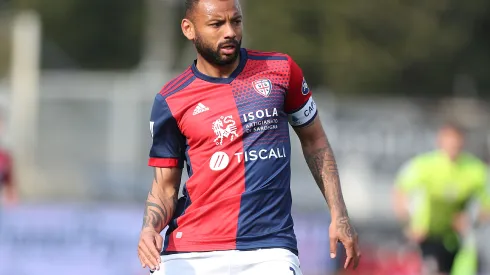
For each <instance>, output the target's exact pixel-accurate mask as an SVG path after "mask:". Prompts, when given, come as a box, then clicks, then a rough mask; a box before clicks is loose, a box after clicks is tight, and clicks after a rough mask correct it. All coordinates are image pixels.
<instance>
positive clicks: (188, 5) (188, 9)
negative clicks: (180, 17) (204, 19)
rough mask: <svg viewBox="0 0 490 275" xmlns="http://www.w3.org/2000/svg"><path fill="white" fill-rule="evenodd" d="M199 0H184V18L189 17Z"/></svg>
mask: <svg viewBox="0 0 490 275" xmlns="http://www.w3.org/2000/svg"><path fill="white" fill-rule="evenodd" d="M197 3H199V0H185V17H189V16H190V14H191V13H192V11H193V10H194V8H195V7H196V5H197Z"/></svg>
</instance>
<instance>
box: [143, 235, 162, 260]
mask: <svg viewBox="0 0 490 275" xmlns="http://www.w3.org/2000/svg"><path fill="white" fill-rule="evenodd" d="M155 239H156V237H155V238H151V239H150V238H145V239H143V243H144V244H145V245H146V247H147V248H148V252H149V253H150V257H151V258H152V259H154V260H155V263H160V251H159V250H158V249H157V243H156V241H155Z"/></svg>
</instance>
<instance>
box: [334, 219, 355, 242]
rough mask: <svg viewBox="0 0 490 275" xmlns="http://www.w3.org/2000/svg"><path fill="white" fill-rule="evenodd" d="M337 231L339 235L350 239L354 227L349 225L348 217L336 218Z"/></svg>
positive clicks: (353, 233)
mask: <svg viewBox="0 0 490 275" xmlns="http://www.w3.org/2000/svg"><path fill="white" fill-rule="evenodd" d="M337 233H339V236H342V237H345V238H349V239H351V238H352V237H353V236H354V235H355V229H354V228H353V227H352V226H351V225H350V221H349V218H348V217H339V218H338V219H337Z"/></svg>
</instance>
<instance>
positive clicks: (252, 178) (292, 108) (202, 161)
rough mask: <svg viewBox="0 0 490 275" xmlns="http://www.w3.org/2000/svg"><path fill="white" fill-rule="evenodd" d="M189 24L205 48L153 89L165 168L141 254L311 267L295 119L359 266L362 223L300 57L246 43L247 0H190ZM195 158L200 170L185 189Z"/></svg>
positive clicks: (154, 161)
mask: <svg viewBox="0 0 490 275" xmlns="http://www.w3.org/2000/svg"><path fill="white" fill-rule="evenodd" d="M181 27H182V31H183V33H184V35H185V36H186V37H187V38H188V39H189V40H191V41H192V42H193V43H194V45H195V48H196V50H197V59H196V60H195V61H194V63H193V64H192V65H191V66H190V67H189V68H188V69H187V70H185V71H184V72H183V73H182V74H181V75H179V76H178V77H176V78H175V79H173V80H172V81H170V82H169V83H167V84H166V85H165V86H164V87H163V89H162V90H161V91H160V93H158V94H157V95H156V98H155V100H154V105H153V108H152V112H151V119H150V130H151V134H152V137H153V143H152V147H151V150H150V159H149V165H150V166H152V167H155V179H154V181H153V185H152V188H151V191H150V192H149V195H148V200H147V202H146V211H145V215H144V222H143V228H142V230H141V235H140V240H139V245H138V254H139V258H140V261H141V264H142V266H143V267H149V268H150V269H151V270H152V271H153V272H154V273H155V274H161V275H163V274H165V275H174V274H175V275H188V274H192V275H199V274H203V275H207V274H213V275H221V274H223V275H225V274H226V275H229V274H240V275H247V274H250V275H252V274H253V275H270V274H275V275H282V274H284V275H294V274H296V275H300V274H302V273H301V270H300V264H299V260H298V257H297V255H298V251H297V243H296V237H295V234H294V230H293V220H292V217H291V204H292V202H291V201H292V198H291V191H290V174H291V168H290V158H291V146H290V137H289V128H288V127H289V124H290V125H292V127H294V130H295V131H296V134H297V135H298V137H299V139H300V140H301V145H302V149H303V152H304V157H305V159H306V161H307V163H308V165H309V167H310V169H311V172H312V174H313V176H314V178H315V180H316V182H317V184H318V186H319V187H320V189H321V191H322V193H323V195H324V197H325V199H326V200H327V203H328V205H329V208H330V212H331V216H332V222H331V225H330V229H329V233H330V238H331V240H330V242H331V243H330V250H331V257H335V255H336V244H337V242H338V241H340V242H342V243H343V245H344V247H345V249H346V251H347V252H346V253H347V259H346V262H345V268H348V267H349V266H353V267H356V266H357V264H358V261H359V257H360V252H359V248H358V242H357V238H358V237H357V233H356V231H355V230H354V227H353V226H352V224H351V221H350V219H349V216H348V214H347V209H346V206H345V203H344V200H343V197H342V191H341V186H340V180H339V174H338V170H337V165H336V162H335V158H334V155H333V152H332V148H331V147H330V144H329V142H328V140H327V137H326V135H325V133H324V130H323V128H322V124H321V122H320V119H319V117H318V116H317V108H316V105H315V102H314V101H313V98H312V96H311V92H310V90H309V87H308V85H307V83H306V81H305V79H304V77H303V74H302V71H301V69H300V68H299V66H298V65H297V64H296V63H295V62H294V61H293V60H292V59H291V57H289V56H288V55H285V54H281V53H273V52H259V51H252V50H248V49H244V48H241V40H242V12H241V9H240V5H239V2H238V0H188V1H186V14H185V18H184V19H183V20H182V23H181ZM288 122H289V123H288ZM184 163H185V166H186V168H187V172H188V174H189V179H188V181H187V183H186V184H185V186H184V188H183V196H182V197H181V198H179V199H178V198H177V196H178V190H179V185H180V181H181V173H182V168H183V167H184ZM167 225H168V229H167V231H166V234H165V235H166V237H165V243H164V244H162V242H163V240H162V237H161V236H160V233H161V231H162V230H163V229H165V227H166V226H167Z"/></svg>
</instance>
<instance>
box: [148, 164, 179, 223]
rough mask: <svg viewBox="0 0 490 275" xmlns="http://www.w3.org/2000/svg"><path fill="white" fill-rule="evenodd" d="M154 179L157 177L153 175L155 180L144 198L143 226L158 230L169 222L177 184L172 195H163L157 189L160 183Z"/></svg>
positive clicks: (176, 192) (175, 201) (175, 197)
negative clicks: (146, 197) (145, 198)
mask: <svg viewBox="0 0 490 275" xmlns="http://www.w3.org/2000/svg"><path fill="white" fill-rule="evenodd" d="M155 173H158V172H155ZM156 179H157V177H156V175H155V181H154V182H153V186H152V189H151V190H150V192H149V193H148V199H147V200H146V207H145V213H144V216H143V228H147V227H151V228H153V229H155V230H156V231H158V232H160V231H161V230H163V228H165V226H167V224H168V223H169V222H170V219H171V218H172V215H173V212H174V210H175V207H176V205H177V196H178V185H177V186H176V187H175V192H174V194H173V195H172V196H169V197H165V195H163V194H161V192H159V190H158V189H160V188H161V186H159V185H160V184H159V183H158V181H157V180H156Z"/></svg>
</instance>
